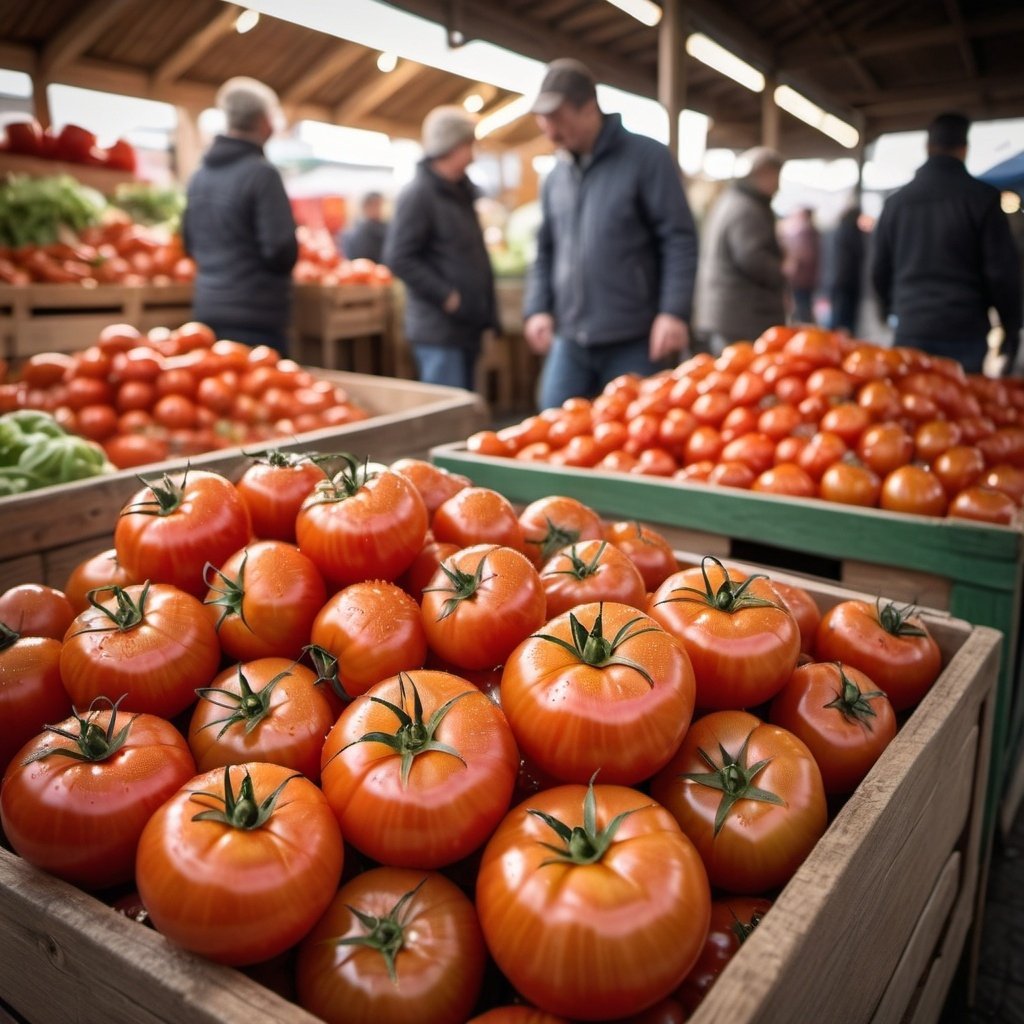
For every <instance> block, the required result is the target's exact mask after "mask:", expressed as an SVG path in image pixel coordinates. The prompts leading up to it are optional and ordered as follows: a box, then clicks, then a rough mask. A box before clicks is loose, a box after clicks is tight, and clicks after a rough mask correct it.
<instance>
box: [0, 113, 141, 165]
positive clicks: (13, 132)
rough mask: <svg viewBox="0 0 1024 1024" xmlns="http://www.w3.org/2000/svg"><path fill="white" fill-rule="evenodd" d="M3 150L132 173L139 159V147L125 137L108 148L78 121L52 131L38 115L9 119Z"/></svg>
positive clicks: (0, 145)
mask: <svg viewBox="0 0 1024 1024" xmlns="http://www.w3.org/2000/svg"><path fill="white" fill-rule="evenodd" d="M0 150H2V151H4V152H7V153H20V154H22V155H24V156H34V157H42V158H43V159H46V160H66V161H67V162H68V163H73V164H88V165H90V166H92V167H110V168H113V169H115V170H119V171H128V172H131V173H134V171H135V168H136V165H137V162H138V161H137V156H136V153H135V147H134V146H133V145H132V144H131V143H130V142H127V141H126V140H125V139H118V140H117V142H115V143H114V144H113V145H112V146H109V147H106V148H104V147H103V146H98V145H97V144H96V136H95V134H93V133H92V132H90V131H88V130H87V129H85V128H82V127H80V126H79V125H77V124H67V125H65V126H64V127H63V128H61V130H60V131H59V132H52V131H51V130H50V129H49V128H43V127H42V126H41V125H40V124H39V122H38V121H36V120H34V119H31V120H26V121H12V122H9V123H8V124H7V125H6V126H5V127H4V138H3V141H2V142H0Z"/></svg>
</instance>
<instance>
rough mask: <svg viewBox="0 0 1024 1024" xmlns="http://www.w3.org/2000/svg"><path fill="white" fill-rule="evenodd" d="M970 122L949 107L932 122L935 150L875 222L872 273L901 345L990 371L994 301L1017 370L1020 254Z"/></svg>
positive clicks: (1009, 360)
mask: <svg viewBox="0 0 1024 1024" xmlns="http://www.w3.org/2000/svg"><path fill="white" fill-rule="evenodd" d="M969 127H970V122H969V121H968V120H967V118H966V117H964V116H962V115H960V114H941V115H940V116H939V117H937V118H936V119H935V120H934V121H933V122H932V124H931V126H930V127H929V129H928V159H927V160H926V161H925V162H924V164H923V165H922V166H921V167H920V168H919V169H918V171H917V173H916V174H915V175H914V179H913V181H911V182H910V184H909V185H905V186H904V187H903V188H901V189H900V190H899V191H898V192H896V193H894V194H893V195H892V196H890V197H889V199H888V200H887V201H886V203H885V206H884V207H883V209H882V215H881V216H880V217H879V219H878V225H877V227H876V228H875V250H874V261H873V264H872V280H873V282H874V286H875V291H876V292H877V293H878V298H879V301H880V304H881V308H882V313H883V315H885V316H886V317H888V319H889V322H890V323H892V325H893V327H894V330H895V335H894V343H895V344H896V345H909V346H912V347H914V348H920V349H923V350H924V351H925V352H929V353H931V354H933V355H939V356H948V357H951V358H953V359H956V360H957V361H958V362H960V363H961V364H962V365H963V367H964V369H965V370H967V371H968V372H969V373H980V372H981V369H982V364H983V362H984V359H985V355H986V353H987V351H988V342H987V337H988V332H989V330H990V327H991V323H990V320H989V309H991V308H994V309H995V311H996V312H997V313H998V314H999V320H1000V322H1001V323H1002V326H1003V330H1004V332H1005V337H1004V341H1003V355H1004V356H1005V357H1006V360H1005V363H1004V368H1006V372H1009V367H1012V366H1013V363H1014V358H1015V356H1016V354H1017V348H1018V344H1019V341H1020V329H1021V277H1020V264H1019V260H1018V256H1017V250H1016V247H1015V246H1014V244H1013V237H1012V235H1011V233H1010V225H1009V223H1008V221H1007V218H1006V214H1005V213H1003V211H1002V208H1001V207H1000V203H999V191H998V189H995V188H993V187H992V186H991V185H986V184H985V183H984V182H981V181H978V180H977V179H976V178H973V177H971V175H970V174H969V173H968V172H967V168H966V167H965V166H964V160H965V159H966V156H967V131H968V128H969Z"/></svg>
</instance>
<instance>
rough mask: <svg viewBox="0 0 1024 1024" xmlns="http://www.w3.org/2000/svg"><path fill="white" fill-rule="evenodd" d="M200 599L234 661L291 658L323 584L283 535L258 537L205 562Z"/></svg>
mask: <svg viewBox="0 0 1024 1024" xmlns="http://www.w3.org/2000/svg"><path fill="white" fill-rule="evenodd" d="M206 580H207V582H208V583H209V590H208V591H207V593H206V597H205V598H204V600H203V603H204V604H205V605H206V609H207V611H208V612H209V617H210V621H211V622H212V623H213V625H214V626H215V628H216V630H217V636H218V637H219V638H220V645H221V648H222V649H223V650H224V653H225V654H226V655H227V656H228V657H229V658H233V659H235V660H236V661H248V660H251V659H253V658H271V657H278V658H292V659H296V658H298V657H299V656H300V655H301V654H302V649H303V648H304V647H305V646H306V644H308V643H309V638H310V631H311V630H312V628H313V620H314V619H315V618H316V616H317V614H318V613H319V611H320V609H321V608H322V607H323V604H324V601H325V600H326V599H327V589H326V587H325V586H324V581H323V577H322V576H321V575H320V573H319V572H318V571H317V568H316V566H315V565H314V564H313V563H312V561H310V559H309V558H307V557H306V556H305V555H304V554H303V553H302V552H301V551H299V549H298V548H296V547H295V546H294V545H292V544H286V543H285V542H284V541H282V540H260V541H256V542H255V543H254V544H250V545H248V546H247V547H244V548H242V549H241V550H240V551H236V552H235V553H234V554H233V555H231V556H230V557H229V558H228V559H227V561H226V562H224V563H223V564H222V565H221V566H220V567H219V568H218V567H216V566H213V565H209V564H208V565H207V571H206Z"/></svg>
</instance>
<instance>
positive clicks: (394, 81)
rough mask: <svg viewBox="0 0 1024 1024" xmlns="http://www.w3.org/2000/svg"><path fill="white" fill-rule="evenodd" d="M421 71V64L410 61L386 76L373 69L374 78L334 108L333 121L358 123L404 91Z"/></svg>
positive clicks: (404, 61)
mask: <svg viewBox="0 0 1024 1024" xmlns="http://www.w3.org/2000/svg"><path fill="white" fill-rule="evenodd" d="M422 70H423V65H422V64H417V63H416V62H415V61H411V60H402V61H399V63H398V67H396V68H395V70H394V71H389V72H388V73H387V74H383V73H382V72H379V71H376V69H375V77H370V78H368V79H367V80H366V81H365V83H364V84H363V85H362V86H360V87H359V88H358V89H355V90H353V91H352V92H351V93H349V95H348V96H347V97H346V98H345V99H344V100H342V101H341V103H339V104H338V105H337V106H336V107H335V108H334V119H335V121H337V122H338V123H339V124H352V123H353V122H354V121H358V120H359V118H360V117H362V115H363V114H365V113H367V112H368V111H371V110H373V109H374V108H375V107H376V106H378V105H379V104H381V103H383V102H384V101H385V100H386V99H388V97H390V96H394V95H395V93H397V92H398V91H399V90H401V89H404V88H405V87H406V86H407V85H409V83H410V82H412V81H413V80H414V79H415V78H416V76H417V75H418V74H419V73H420V72H421V71H422Z"/></svg>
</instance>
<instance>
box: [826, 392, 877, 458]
mask: <svg viewBox="0 0 1024 1024" xmlns="http://www.w3.org/2000/svg"><path fill="white" fill-rule="evenodd" d="M870 424H871V416H870V414H869V413H868V412H867V410H866V409H864V408H863V407H862V406H860V405H858V404H857V403H856V402H842V403H840V404H839V405H834V406H832V408H831V409H829V410H828V411H827V412H826V413H825V414H824V415H823V416H822V417H821V420H820V421H819V423H818V429H819V430H821V431H823V432H825V433H831V434H837V435H838V436H839V437H841V438H842V439H843V440H844V441H845V442H846V444H847V445H849V446H851V447H852V446H853V445H855V444H856V443H857V439H858V438H859V437H860V436H861V434H862V433H864V430H865V429H866V428H867V427H868V426H870Z"/></svg>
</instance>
